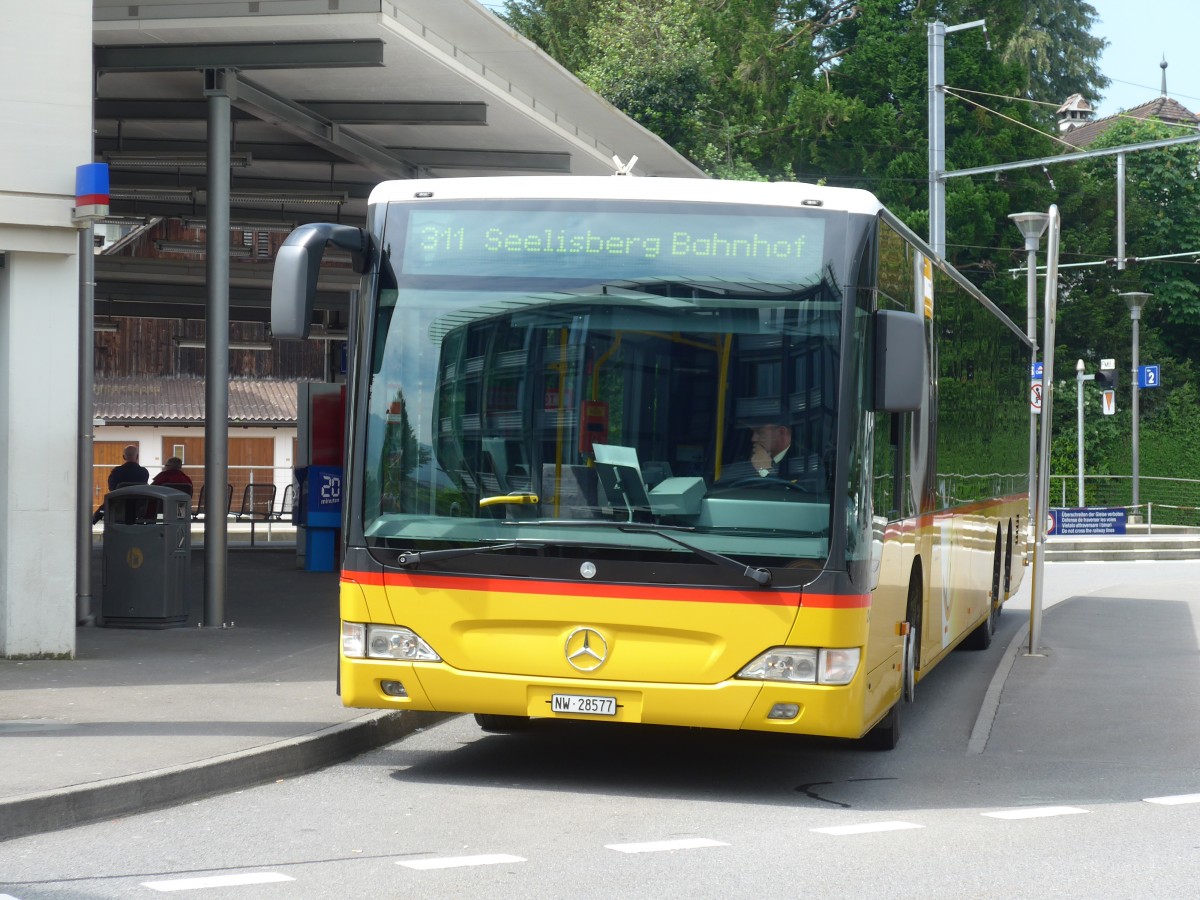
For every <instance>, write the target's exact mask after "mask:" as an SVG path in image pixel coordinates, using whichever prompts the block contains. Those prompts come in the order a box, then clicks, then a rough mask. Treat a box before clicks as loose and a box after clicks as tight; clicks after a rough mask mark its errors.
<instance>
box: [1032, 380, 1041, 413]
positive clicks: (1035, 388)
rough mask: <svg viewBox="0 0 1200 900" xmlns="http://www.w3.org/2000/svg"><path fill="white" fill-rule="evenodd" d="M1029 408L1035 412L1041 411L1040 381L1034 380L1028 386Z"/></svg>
mask: <svg viewBox="0 0 1200 900" xmlns="http://www.w3.org/2000/svg"><path fill="white" fill-rule="evenodd" d="M1029 408H1030V409H1033V410H1035V411H1036V412H1041V411H1042V383H1041V382H1040V381H1035V382H1033V384H1031V385H1030V386H1029Z"/></svg>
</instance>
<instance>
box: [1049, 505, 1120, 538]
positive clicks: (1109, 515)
mask: <svg viewBox="0 0 1200 900" xmlns="http://www.w3.org/2000/svg"><path fill="white" fill-rule="evenodd" d="M1124 533H1125V508H1124V507H1123V506H1113V507H1108V506H1084V507H1080V506H1076V507H1066V508H1052V509H1051V510H1050V520H1049V521H1048V522H1047V523H1046V534H1054V535H1069V534H1124Z"/></svg>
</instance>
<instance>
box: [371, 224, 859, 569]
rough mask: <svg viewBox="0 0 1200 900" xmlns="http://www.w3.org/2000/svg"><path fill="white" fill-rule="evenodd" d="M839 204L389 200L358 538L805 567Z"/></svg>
mask: <svg viewBox="0 0 1200 900" xmlns="http://www.w3.org/2000/svg"><path fill="white" fill-rule="evenodd" d="M522 206H523V207H524V208H522ZM848 217H849V216H848V214H847V213H845V212H840V213H827V212H825V211H822V210H819V209H816V210H806V209H800V210H797V209H783V208H779V209H776V208H770V207H751V206H745V207H742V206H730V205H728V204H723V205H719V206H718V205H711V204H686V205H684V204H679V203H647V202H644V201H643V202H622V203H614V202H599V201H564V200H557V201H546V200H543V201H536V202H533V201H531V202H529V203H526V204H514V203H512V202H509V203H507V204H506V205H505V206H504V207H503V208H500V207H499V206H495V205H493V206H489V204H488V203H487V202H485V201H471V202H468V201H457V202H433V201H428V202H425V203H421V202H416V203H393V204H391V205H390V206H389V207H388V210H387V214H386V224H385V228H384V232H383V241H382V244H383V246H382V254H381V256H382V261H381V269H380V273H379V277H378V284H379V290H378V296H377V297H376V302H375V307H374V315H375V320H374V323H373V340H372V346H371V348H370V350H369V352H370V354H371V361H370V370H371V371H370V381H369V394H368V397H367V405H368V410H367V415H368V425H367V434H366V442H365V446H364V448H363V452H365V467H364V473H365V478H364V479H363V482H362V484H363V487H362V490H363V491H364V494H363V528H364V534H365V537H366V539H367V542H368V545H369V546H374V547H388V548H400V549H414V550H416V551H418V552H419V551H420V550H422V549H427V550H433V549H437V548H455V547H459V548H469V547H471V546H476V545H478V546H479V547H480V548H481V549H492V550H494V551H495V552H500V553H503V552H505V550H506V549H508V548H509V547H510V546H512V547H521V546H522V545H524V544H529V545H539V546H540V545H545V544H546V543H554V544H556V545H562V544H579V545H585V546H592V547H595V546H600V547H616V548H623V549H629V550H645V551H647V552H653V553H658V554H662V553H673V554H686V553H687V552H688V548H689V546H691V547H699V548H702V549H703V550H706V551H709V552H710V553H718V554H723V555H727V556H732V557H736V558H737V559H738V560H744V561H745V560H758V561H760V562H759V564H762V565H769V566H786V565H789V564H791V563H793V562H795V561H797V560H800V561H805V560H806V561H809V564H810V565H811V564H819V563H820V562H821V561H823V560H824V559H825V557H826V555H827V554H828V552H829V541H830V533H831V510H832V508H833V504H831V499H830V498H831V490H832V480H833V467H834V464H835V460H836V454H835V450H834V448H835V427H836V423H837V414H836V409H837V400H838V397H837V388H838V380H839V376H838V372H839V354H840V353H841V352H842V351H841V331H842V322H843V317H844V313H843V307H844V306H845V301H844V296H843V295H844V293H845V291H846V277H845V273H846V271H847V269H848V260H849V258H850V254H849V253H847V251H846V237H845V232H846V229H847V219H848ZM663 534H669V535H671V536H672V537H676V538H681V539H682V540H683V541H685V543H683V544H680V543H679V542H678V541H672V540H664V539H663V537H662V535H663Z"/></svg>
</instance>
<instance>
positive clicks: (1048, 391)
mask: <svg viewBox="0 0 1200 900" xmlns="http://www.w3.org/2000/svg"><path fill="white" fill-rule="evenodd" d="M1059 229H1060V222H1059V217H1058V207H1057V206H1051V207H1050V216H1049V237H1048V238H1047V243H1046V303H1045V311H1044V313H1043V315H1042V329H1043V334H1044V337H1043V339H1042V346H1043V347H1047V348H1053V347H1054V328H1055V323H1056V321H1057V316H1058V239H1059ZM1042 373H1043V376H1042V428H1041V440H1040V444H1039V447H1038V479H1037V504H1036V506H1035V518H1034V521H1033V534H1034V548H1033V578H1032V584H1031V588H1030V601H1029V655H1030V656H1037V655H1038V647H1039V646H1040V645H1041V639H1042V634H1041V631H1042V590H1043V587H1044V585H1043V569H1044V565H1045V560H1046V511H1047V510H1048V509H1049V508H1050V441H1051V438H1052V431H1053V429H1052V428H1051V423H1052V422H1053V421H1054V419H1053V415H1054V353H1053V350H1052V349H1050V350H1047V352H1046V359H1045V360H1044V361H1043V364H1042Z"/></svg>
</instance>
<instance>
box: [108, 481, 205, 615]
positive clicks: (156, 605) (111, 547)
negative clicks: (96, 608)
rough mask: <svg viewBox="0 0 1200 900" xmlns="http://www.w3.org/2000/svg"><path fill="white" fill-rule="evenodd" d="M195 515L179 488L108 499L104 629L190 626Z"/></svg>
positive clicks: (138, 490)
mask: <svg viewBox="0 0 1200 900" xmlns="http://www.w3.org/2000/svg"><path fill="white" fill-rule="evenodd" d="M190 513H191V498H190V497H188V495H187V494H185V493H183V492H182V491H177V490H175V489H174V488H168V487H157V486H154V485H142V484H139V485H135V486H133V487H124V488H118V489H117V490H115V491H110V492H109V494H108V496H106V497H105V498H104V553H103V563H104V569H103V572H104V575H103V584H104V587H103V594H102V598H101V603H100V615H101V624H102V625H107V626H109V627H117V628H171V627H174V626H180V625H185V624H187V619H188V603H187V577H188V567H189V562H190V560H191V552H192V531H191V514H190Z"/></svg>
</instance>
